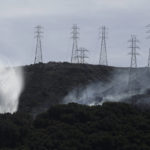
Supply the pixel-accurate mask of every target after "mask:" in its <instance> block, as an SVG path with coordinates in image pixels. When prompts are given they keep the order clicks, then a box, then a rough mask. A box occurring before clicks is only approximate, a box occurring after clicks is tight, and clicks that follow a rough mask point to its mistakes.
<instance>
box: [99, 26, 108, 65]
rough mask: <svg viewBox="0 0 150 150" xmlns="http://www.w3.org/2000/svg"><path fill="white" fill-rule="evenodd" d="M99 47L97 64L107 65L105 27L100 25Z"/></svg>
mask: <svg viewBox="0 0 150 150" xmlns="http://www.w3.org/2000/svg"><path fill="white" fill-rule="evenodd" d="M101 30H102V31H101V36H100V37H101V48H100V58H99V64H100V65H105V66H108V60H107V48H106V27H105V26H102V29H101Z"/></svg>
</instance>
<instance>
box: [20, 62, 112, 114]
mask: <svg viewBox="0 0 150 150" xmlns="http://www.w3.org/2000/svg"><path fill="white" fill-rule="evenodd" d="M113 71H114V68H113V67H104V66H100V65H78V64H69V63H53V62H50V63H47V64H42V63H40V64H35V65H30V66H25V67H24V74H25V88H24V91H23V93H22V94H21V96H20V103H19V111H22V112H29V113H33V114H38V113H40V112H43V111H45V110H47V108H49V107H50V106H52V105H54V104H59V103H61V101H62V99H63V98H64V97H65V96H66V95H67V94H68V93H69V92H70V91H71V90H72V89H73V88H75V87H77V86H82V85H83V86H86V85H87V84H89V83H92V82H96V81H98V80H100V81H103V82H108V81H109V80H110V79H111V73H112V72H113Z"/></svg>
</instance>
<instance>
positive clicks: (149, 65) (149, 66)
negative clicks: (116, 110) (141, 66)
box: [147, 49, 150, 69]
mask: <svg viewBox="0 0 150 150" xmlns="http://www.w3.org/2000/svg"><path fill="white" fill-rule="evenodd" d="M147 67H148V69H150V49H149V55H148V65H147Z"/></svg>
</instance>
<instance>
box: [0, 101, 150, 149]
mask: <svg viewBox="0 0 150 150" xmlns="http://www.w3.org/2000/svg"><path fill="white" fill-rule="evenodd" d="M0 149H2V150H10V149H14V150H149V149H150V111H143V110H140V109H138V108H135V107H134V106H131V105H128V104H124V103H104V104H103V105H102V106H92V107H89V106H84V105H79V104H75V103H71V104H68V105H56V106H53V107H51V108H50V109H49V110H48V111H47V112H45V113H42V114H40V115H38V116H37V117H36V118H32V117H31V116H30V115H28V114H23V113H15V114H13V115H11V114H4V115H0Z"/></svg>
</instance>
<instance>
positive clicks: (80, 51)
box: [78, 47, 89, 64]
mask: <svg viewBox="0 0 150 150" xmlns="http://www.w3.org/2000/svg"><path fill="white" fill-rule="evenodd" d="M87 52H88V50H87V49H85V48H83V47H81V48H79V49H78V56H79V63H80V64H85V63H86V61H85V59H87V58H89V57H88V56H87V54H86V53H87Z"/></svg>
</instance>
